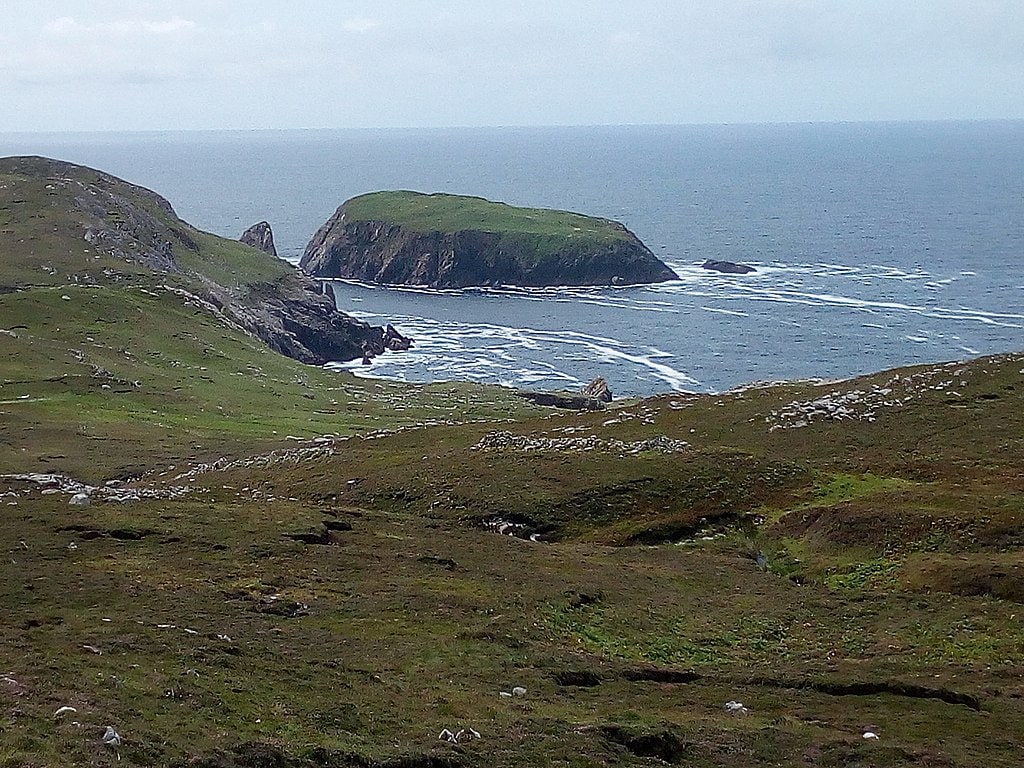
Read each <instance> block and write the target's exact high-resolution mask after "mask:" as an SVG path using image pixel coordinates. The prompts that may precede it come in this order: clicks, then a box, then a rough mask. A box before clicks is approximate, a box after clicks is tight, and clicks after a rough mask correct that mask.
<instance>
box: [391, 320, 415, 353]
mask: <svg viewBox="0 0 1024 768" xmlns="http://www.w3.org/2000/svg"><path fill="white" fill-rule="evenodd" d="M412 345H413V340H412V339H411V338H410V337H409V336H403V335H402V334H400V333H399V332H398V331H396V330H395V326H393V325H391V324H390V323H389V324H388V325H387V327H386V328H385V329H384V348H385V349H390V350H391V351H392V352H404V351H405V350H407V349H409V348H410V347H412Z"/></svg>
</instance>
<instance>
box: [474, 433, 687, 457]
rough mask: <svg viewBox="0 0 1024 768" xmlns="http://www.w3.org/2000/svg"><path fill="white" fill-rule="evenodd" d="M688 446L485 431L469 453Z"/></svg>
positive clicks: (679, 449)
mask: <svg viewBox="0 0 1024 768" xmlns="http://www.w3.org/2000/svg"><path fill="white" fill-rule="evenodd" d="M689 447H690V445H689V443H687V442H685V441H683V440H674V439H673V438H671V437H668V436H667V435H659V436H658V437H652V438H650V439H648V440H634V441H632V442H628V443H627V442H625V441H622V440H614V439H613V440H605V439H603V438H600V437H597V436H595V435H586V436H582V437H536V436H532V435H514V434H512V433H511V432H508V431H500V432H488V433H487V434H486V435H484V436H483V437H482V438H481V439H480V442H478V443H477V444H476V445H474V446H473V447H472V448H471V449H470V450H473V451H570V452H588V451H603V452H606V453H619V454H637V453H643V452H644V451H657V452H658V453H664V454H673V453H683V452H685V451H687V450H688V449H689Z"/></svg>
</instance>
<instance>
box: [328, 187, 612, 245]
mask: <svg viewBox="0 0 1024 768" xmlns="http://www.w3.org/2000/svg"><path fill="white" fill-rule="evenodd" d="M345 218H346V221H388V222H395V223H397V224H401V225H402V226H403V227H405V228H407V229H410V230H412V231H414V232H437V231H441V232H460V231H464V230H477V231H480V232H497V233H503V234H509V235H531V236H537V237H541V238H554V239H565V238H580V239H583V238H586V239H588V240H596V241H599V242H611V241H617V240H628V239H630V238H629V235H628V233H627V232H626V231H625V230H624V229H623V228H622V227H621V226H617V225H615V224H614V223H612V222H609V221H607V220H605V219H597V218H593V217H591V216H584V215H582V214H579V213H570V212H568V211H556V210H550V209H544V208H518V207H515V206H511V205H508V204H506V203H495V202H491V201H490V200H485V199H483V198H481V197H467V196H462V195H446V194H432V195H426V194H422V193H419V192H405V191H399V192H373V193H370V194H367V195H361V196H359V197H355V198H353V199H351V200H349V201H348V202H346V203H345Z"/></svg>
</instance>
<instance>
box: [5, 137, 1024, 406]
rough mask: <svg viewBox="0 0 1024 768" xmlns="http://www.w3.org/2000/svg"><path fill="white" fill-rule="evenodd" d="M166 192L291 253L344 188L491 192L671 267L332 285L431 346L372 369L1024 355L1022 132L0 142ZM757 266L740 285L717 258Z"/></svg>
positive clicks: (804, 369) (848, 369) (639, 391)
mask: <svg viewBox="0 0 1024 768" xmlns="http://www.w3.org/2000/svg"><path fill="white" fill-rule="evenodd" d="M9 154H43V155H48V156H51V157H58V158H61V159H66V160H71V161H75V162H80V163H84V164H87V165H91V166H94V167H98V168H101V169H103V170H106V171H109V172H111V173H113V174H115V175H118V176H121V177H123V178H125V179H128V180H130V181H133V182H136V183H138V184H142V185H144V186H146V187H150V188H152V189H155V190H156V191H158V192H160V193H161V194H162V195H164V196H165V197H167V198H168V199H169V200H170V201H171V202H172V204H173V205H174V206H175V208H176V210H177V211H178V213H179V214H180V215H181V216H182V217H183V218H185V219H186V220H188V221H190V222H192V223H193V224H195V225H196V226H198V227H200V228H203V229H207V230H210V231H213V232H216V233H218V234H221V235H226V236H228V237H237V236H238V235H239V234H240V233H241V232H242V230H243V229H245V227H247V226H248V225H249V224H252V223H254V222H256V221H258V220H260V219H267V220H269V221H270V222H271V224H272V225H273V227H274V232H275V236H276V239H277V242H278V247H279V250H280V251H281V253H282V255H283V256H284V257H286V258H288V259H290V260H297V259H298V258H299V256H300V255H301V253H302V250H303V248H304V246H305V244H306V242H307V241H308V239H309V238H310V237H311V236H312V234H313V233H314V232H315V231H316V229H317V228H318V227H319V226H320V225H321V224H322V223H323V222H324V221H325V220H326V219H327V218H328V217H329V216H330V215H331V213H332V212H333V211H334V209H335V208H336V207H337V206H338V205H340V204H341V203H342V202H344V201H345V200H346V199H347V198H349V197H352V196H353V195H357V194H360V193H363V192H369V191H373V190H379V189H414V190H420V191H425V192H435V191H444V192H453V193H464V194H473V195H480V196H483V197H488V198H491V199H494V200H503V201H505V202H508V203H512V204H518V205H529V206H541V207H552V208H562V209H569V210H574V211H579V212H582V213H586V214H592V215H596V216H604V217H608V218H613V219H618V220H620V221H622V222H623V223H625V224H626V225H627V226H628V227H629V228H630V229H632V230H633V231H634V232H635V233H636V234H637V235H638V236H639V237H640V238H641V239H642V240H643V241H644V242H645V243H646V244H647V245H648V246H649V247H650V248H651V249H652V250H653V251H654V252H655V254H657V255H658V256H659V257H661V258H662V259H663V260H664V261H665V262H667V263H668V264H669V265H671V266H672V267H674V268H675V269H676V271H677V272H679V274H680V276H681V279H680V280H679V281H676V282H671V283H666V284H662V285H657V286H646V287H619V288H592V289H590V288H588V289H580V288H553V289H548V290H517V289H507V290H465V291H443V292H442V291H424V290H408V289H389V288H380V287H373V286H366V285H356V284H346V283H340V284H338V285H337V286H336V293H337V296H338V303H339V306H340V307H341V308H342V309H343V310H345V311H347V312H351V313H354V314H357V315H358V316H360V317H364V318H366V319H367V320H370V321H373V322H375V323H384V322H391V323H394V324H395V325H396V326H398V327H399V328H400V329H401V330H402V331H403V332H404V333H406V334H408V335H412V336H413V337H415V339H416V346H415V348H414V350H413V351H411V352H408V353H402V354H389V355H385V356H383V357H381V358H379V359H378V360H376V361H374V364H373V365H372V366H370V367H369V368H367V369H361V368H359V366H355V367H356V368H357V369H358V372H359V373H360V374H361V375H371V376H382V377H388V378H395V379H405V380H411V381H428V380H438V379H461V380H473V381H487V382H499V383H503V384H510V385H517V386H529V387H547V388H574V387H577V386H579V385H581V384H583V383H585V382H586V381H588V380H589V379H591V378H593V377H594V376H599V375H600V376H604V377H605V378H607V379H608V380H609V382H610V384H611V387H612V389H613V391H614V392H615V393H616V395H648V394H653V393H657V392H666V391H672V390H689V391H720V390H724V389H727V388H730V387H733V386H736V385H740V384H744V383H748V382H753V381H766V380H779V379H792V378H807V377H823V378H841V377H847V376H851V375H854V374H858V373H863V372H868V371H874V370H878V369H881V368H886V367H891V366H898V365H905V364H911V363H921V362H935V361H943V360H952V359H963V358H968V357H973V356H976V355H980V354H987V353H992V352H1004V351H1010V350H1020V349H1022V348H1024V274H1022V267H1024V122H1020V121H1013V122H966V123H957V122H945V123H892V124H889V123H866V124H799V125H721V126H665V127H599V128H593V127H591V128H507V129H503V128H491V129H450V130H408V131H397V130H387V131H368V130H360V131H283V132H274V131H259V132H211V133H132V134H111V133H108V134H35V135H26V134H21V135H14V134H6V135H4V134H0V155H9ZM708 258H711V259H726V260H730V261H737V262H743V263H745V264H750V265H752V266H754V267H756V268H757V272H755V273H753V274H750V275H741V276H727V275H721V274H717V273H712V272H707V271H705V270H703V269H701V268H700V265H701V264H702V263H703V261H704V260H705V259H708Z"/></svg>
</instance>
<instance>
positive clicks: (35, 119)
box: [0, 0, 1024, 131]
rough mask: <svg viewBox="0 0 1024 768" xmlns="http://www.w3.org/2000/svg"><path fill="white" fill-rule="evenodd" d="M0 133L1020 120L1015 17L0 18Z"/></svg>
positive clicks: (238, 6)
mask: <svg viewBox="0 0 1024 768" xmlns="http://www.w3.org/2000/svg"><path fill="white" fill-rule="evenodd" d="M2 17H3V21H2V25H0V99H2V102H0V103H2V105H3V106H2V109H0V131H68V130H134V129H146V130H148V129H167V130H173V129H197V128H199V129H202V128H345V127H421V126H486V125H590V124H636V123H720V122H777V121H834V120H908V119H909V120H915V119H925V120H933V119H963V118H967V119H976V118H1024V0H617V1H615V2H611V1H608V0H372V1H371V0H351V1H349V0H287V1H286V0H161V2H150V1H148V0H131V1H129V0H3V9H2Z"/></svg>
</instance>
